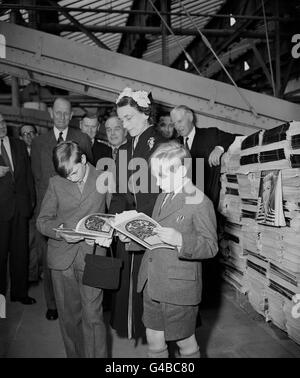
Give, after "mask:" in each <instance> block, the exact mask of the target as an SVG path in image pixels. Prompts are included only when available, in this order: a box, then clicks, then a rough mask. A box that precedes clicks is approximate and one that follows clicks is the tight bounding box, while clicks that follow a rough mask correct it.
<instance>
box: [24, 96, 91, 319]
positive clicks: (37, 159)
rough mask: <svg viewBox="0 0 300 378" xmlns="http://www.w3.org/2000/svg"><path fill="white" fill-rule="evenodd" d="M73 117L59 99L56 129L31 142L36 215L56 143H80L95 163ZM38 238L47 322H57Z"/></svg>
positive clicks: (66, 103) (53, 114)
mask: <svg viewBox="0 0 300 378" xmlns="http://www.w3.org/2000/svg"><path fill="white" fill-rule="evenodd" d="M72 115H73V112H72V106H71V104H70V102H69V101H68V100H67V99H65V98H62V97H58V98H56V99H55V100H54V102H53V107H52V108H51V109H50V116H51V118H52V121H53V128H52V129H50V130H49V131H48V133H46V134H42V135H40V136H38V137H36V138H35V139H34V140H33V142H32V146H31V166H32V172H33V177H34V181H35V188H36V194H37V206H36V214H37V215H38V214H39V212H40V208H41V203H42V200H43V198H44V195H45V193H46V191H47V187H48V183H49V178H50V177H52V176H55V175H56V172H55V169H54V165H53V161H52V151H53V148H54V147H55V146H56V145H57V143H59V142H61V141H65V140H71V141H74V142H77V143H78V144H79V147H80V148H81V150H82V151H83V152H84V153H85V154H86V156H87V158H88V160H89V161H90V162H92V161H93V158H92V151H91V142H90V140H89V137H88V136H87V135H86V134H84V133H82V132H81V131H80V130H78V129H74V128H70V127H69V123H70V121H71V119H72ZM36 236H37V237H36V239H37V249H38V253H39V256H42V257H43V273H44V290H45V298H46V304H47V312H46V318H47V319H48V320H55V319H57V309H56V303H55V298H54V291H53V286H52V280H51V275H50V270H49V269H48V265H47V240H46V238H45V237H44V236H43V235H42V234H40V233H39V232H37V235H36Z"/></svg>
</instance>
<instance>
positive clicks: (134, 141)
mask: <svg viewBox="0 0 300 378" xmlns="http://www.w3.org/2000/svg"><path fill="white" fill-rule="evenodd" d="M138 140H139V136H138V135H137V136H136V137H134V138H133V142H132V144H133V150H135V148H136V145H137V144H138Z"/></svg>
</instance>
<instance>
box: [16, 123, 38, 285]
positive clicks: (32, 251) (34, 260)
mask: <svg viewBox="0 0 300 378" xmlns="http://www.w3.org/2000/svg"><path fill="white" fill-rule="evenodd" d="M19 135H20V139H21V140H23V141H24V143H25V144H26V148H27V152H28V156H29V160H30V155H31V145H32V141H33V139H34V138H35V137H36V136H37V135H38V133H37V129H36V127H35V126H34V125H22V126H21V127H20V129H19ZM35 223H36V218H35V216H34V214H33V215H32V217H31V218H30V220H29V266H28V272H29V274H28V281H29V283H34V282H38V280H39V276H40V273H41V271H40V270H41V266H40V263H41V261H40V260H41V256H39V255H38V253H37V248H36V241H35V235H36V226H35Z"/></svg>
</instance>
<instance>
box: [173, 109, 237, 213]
mask: <svg viewBox="0 0 300 378" xmlns="http://www.w3.org/2000/svg"><path fill="white" fill-rule="evenodd" d="M170 115H171V120H172V122H173V123H174V125H175V128H176V130H177V132H178V134H179V136H180V137H181V138H182V143H183V144H184V145H185V146H186V147H187V148H188V149H189V151H190V154H191V156H192V159H193V164H192V181H193V183H194V184H195V185H196V184H197V185H198V184H199V182H198V180H199V179H200V180H201V179H202V177H197V175H198V176H201V175H200V174H199V170H198V172H197V169H196V168H197V164H196V159H197V158H203V159H204V185H203V189H204V193H205V194H206V195H207V196H208V197H209V198H210V199H211V200H212V202H213V204H214V206H215V209H217V207H218V201H219V193H220V188H221V187H220V163H221V156H222V155H223V153H224V152H226V151H227V149H228V147H229V146H230V145H231V144H232V143H233V141H234V139H235V135H233V134H230V133H226V132H224V131H222V130H219V129H218V128H216V127H211V128H203V127H196V117H195V114H194V112H193V111H192V110H191V109H190V108H188V107H187V106H185V105H179V106H176V107H175V108H174V109H172V110H171V113H170ZM200 184H203V183H202V182H200ZM200 189H201V188H200Z"/></svg>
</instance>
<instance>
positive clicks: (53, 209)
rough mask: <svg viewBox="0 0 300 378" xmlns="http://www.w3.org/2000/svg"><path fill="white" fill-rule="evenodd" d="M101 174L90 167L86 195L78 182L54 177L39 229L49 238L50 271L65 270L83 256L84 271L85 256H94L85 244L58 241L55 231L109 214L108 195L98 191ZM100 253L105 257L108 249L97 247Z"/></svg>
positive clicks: (47, 193) (81, 242)
mask: <svg viewBox="0 0 300 378" xmlns="http://www.w3.org/2000/svg"><path fill="white" fill-rule="evenodd" d="M99 174H101V173H99V172H98V171H96V169H95V168H94V167H93V166H92V165H90V164H89V173H88V177H87V181H86V183H85V185H84V189H83V192H82V193H81V192H80V190H79V187H78V185H77V184H76V183H73V182H71V181H68V180H67V179H64V178H62V177H60V176H54V177H51V178H50V180H49V186H48V189H47V192H46V194H45V197H44V199H43V202H42V206H41V211H40V214H39V216H38V219H37V228H38V230H39V231H40V232H41V233H42V234H44V235H45V236H48V237H49V239H48V265H49V268H51V269H57V270H65V269H67V268H68V267H69V266H70V265H71V264H72V262H73V261H74V259H75V257H76V255H77V254H78V253H79V254H80V255H81V261H82V269H83V268H84V256H85V254H86V253H92V249H93V247H92V246H90V245H88V244H86V242H85V241H80V242H78V243H67V242H66V241H64V240H63V239H57V237H56V232H55V231H54V230H53V228H57V227H59V226H60V225H61V224H63V225H64V227H67V228H75V226H76V224H77V222H78V221H79V220H80V219H81V218H83V217H85V216H86V215H89V214H92V213H104V212H105V194H101V193H99V192H98V191H97V189H96V180H97V178H98V176H99ZM97 254H98V255H105V249H104V248H100V247H97Z"/></svg>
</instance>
